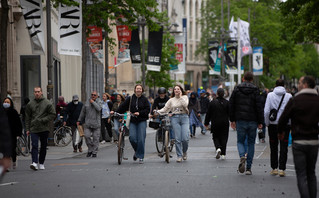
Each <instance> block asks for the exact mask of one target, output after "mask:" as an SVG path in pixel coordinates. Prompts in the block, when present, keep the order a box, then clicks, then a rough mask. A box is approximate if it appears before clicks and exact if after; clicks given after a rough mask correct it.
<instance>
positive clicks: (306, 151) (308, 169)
mask: <svg viewBox="0 0 319 198" xmlns="http://www.w3.org/2000/svg"><path fill="white" fill-rule="evenodd" d="M292 154H293V156H294V163H295V170H296V174H297V184H298V189H299V193H300V197H301V198H315V197H317V177H316V163H317V157H318V145H301V144H296V143H293V144H292Z"/></svg>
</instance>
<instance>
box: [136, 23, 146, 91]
mask: <svg viewBox="0 0 319 198" xmlns="http://www.w3.org/2000/svg"><path fill="white" fill-rule="evenodd" d="M138 25H140V26H142V86H143V87H144V88H145V25H146V23H145V18H144V17H143V18H142V19H140V20H139V21H138Z"/></svg>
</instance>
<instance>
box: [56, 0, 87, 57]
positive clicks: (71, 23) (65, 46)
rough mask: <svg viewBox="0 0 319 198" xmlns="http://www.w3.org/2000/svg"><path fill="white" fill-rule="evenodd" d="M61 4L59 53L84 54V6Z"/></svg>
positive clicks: (77, 0)
mask: <svg viewBox="0 0 319 198" xmlns="http://www.w3.org/2000/svg"><path fill="white" fill-rule="evenodd" d="M75 1H76V2H78V3H79V6H66V5H63V4H60V5H59V30H60V42H59V53H60V54H64V55H71V56H81V54H82V7H81V2H82V1H81V0H75Z"/></svg>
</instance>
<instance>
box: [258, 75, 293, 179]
mask: <svg viewBox="0 0 319 198" xmlns="http://www.w3.org/2000/svg"><path fill="white" fill-rule="evenodd" d="M284 85H285V82H284V80H282V79H278V80H277V81H276V87H275V89H274V91H273V92H271V93H269V94H268V95H267V99H266V104H265V108H264V117H265V124H266V126H268V134H269V144H270V166H271V168H272V170H271V171H270V174H271V175H278V174H279V176H280V177H284V176H285V175H286V174H285V170H286V163H287V154H288V138H289V131H290V128H291V127H290V123H289V125H287V126H286V127H285V137H284V139H283V140H280V141H278V136H277V135H278V130H277V127H278V125H277V124H278V120H279V118H280V116H281V114H282V112H283V111H284V109H285V106H286V105H287V103H288V101H289V100H290V99H291V98H292V95H291V94H290V93H286V89H285V87H284ZM278 143H280V156H279V172H278Z"/></svg>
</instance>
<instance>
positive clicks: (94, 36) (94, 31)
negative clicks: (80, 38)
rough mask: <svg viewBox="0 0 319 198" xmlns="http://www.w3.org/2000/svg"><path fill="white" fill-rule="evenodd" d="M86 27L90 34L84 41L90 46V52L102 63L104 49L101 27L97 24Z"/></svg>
mask: <svg viewBox="0 0 319 198" xmlns="http://www.w3.org/2000/svg"><path fill="white" fill-rule="evenodd" d="M88 29H90V34H89V35H88V36H87V38H86V41H87V42H88V44H89V46H90V49H91V52H92V53H93V54H94V56H96V58H98V59H99V61H100V62H101V63H102V64H103V62H104V60H103V57H104V54H103V53H104V51H103V37H102V28H99V27H97V26H88Z"/></svg>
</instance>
